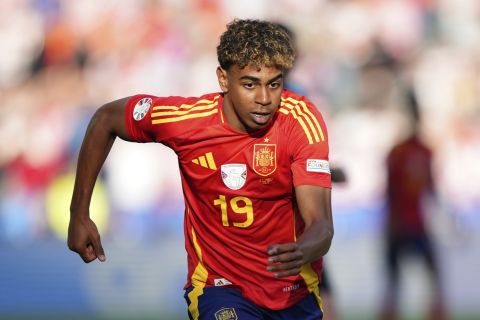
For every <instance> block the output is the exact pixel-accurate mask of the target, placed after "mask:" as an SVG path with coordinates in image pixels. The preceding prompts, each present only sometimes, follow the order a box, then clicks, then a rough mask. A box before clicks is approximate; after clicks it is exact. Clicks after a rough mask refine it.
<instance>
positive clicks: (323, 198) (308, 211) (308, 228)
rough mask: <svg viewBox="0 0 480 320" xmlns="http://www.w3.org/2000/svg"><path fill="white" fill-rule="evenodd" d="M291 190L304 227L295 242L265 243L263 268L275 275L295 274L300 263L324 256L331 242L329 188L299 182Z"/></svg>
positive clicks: (279, 276)
mask: <svg viewBox="0 0 480 320" xmlns="http://www.w3.org/2000/svg"><path fill="white" fill-rule="evenodd" d="M295 194H296V200H297V204H298V209H299V211H300V214H301V216H302V218H303V220H304V222H305V231H304V233H303V234H302V235H301V236H299V237H298V238H297V241H296V242H292V243H285V244H274V245H271V246H269V247H268V255H269V256H270V257H269V259H268V266H267V270H268V271H271V272H273V276H274V277H276V278H281V277H287V276H292V275H297V274H299V273H300V271H301V269H302V266H303V265H304V264H306V263H310V262H312V261H314V260H317V259H318V258H320V257H322V256H324V255H325V254H326V253H327V252H328V250H329V249H330V245H331V243H332V238H333V220H332V206H331V190H330V189H328V188H321V187H317V186H307V185H302V186H298V187H296V188H295Z"/></svg>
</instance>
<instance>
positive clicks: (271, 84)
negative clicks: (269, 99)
mask: <svg viewBox="0 0 480 320" xmlns="http://www.w3.org/2000/svg"><path fill="white" fill-rule="evenodd" d="M279 87H280V82H277V81H275V82H272V83H270V88H272V89H276V88H279Z"/></svg>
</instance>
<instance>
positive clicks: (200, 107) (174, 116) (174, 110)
mask: <svg viewBox="0 0 480 320" xmlns="http://www.w3.org/2000/svg"><path fill="white" fill-rule="evenodd" d="M219 97H220V96H216V97H215V98H213V99H212V100H207V99H202V100H198V101H197V102H195V103H194V104H182V105H180V106H155V107H153V110H154V111H155V112H152V114H151V117H152V124H160V123H168V122H177V121H182V120H187V119H193V118H202V117H208V116H210V115H212V114H215V113H218V108H217V106H218V98H219Z"/></svg>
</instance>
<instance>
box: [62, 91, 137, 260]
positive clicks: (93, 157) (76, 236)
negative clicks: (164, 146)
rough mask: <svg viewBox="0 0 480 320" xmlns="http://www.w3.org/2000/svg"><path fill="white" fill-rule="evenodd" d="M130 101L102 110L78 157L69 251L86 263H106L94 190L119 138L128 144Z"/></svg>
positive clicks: (95, 115)
mask: <svg viewBox="0 0 480 320" xmlns="http://www.w3.org/2000/svg"><path fill="white" fill-rule="evenodd" d="M127 100H128V98H124V99H121V100H116V101H113V102H110V103H108V104H105V105H104V106H102V107H101V108H99V109H98V110H97V111H96V112H95V114H94V115H93V117H92V119H91V120H90V123H89V125H88V128H87V132H86V133H85V137H84V139H83V143H82V147H81V149H80V154H79V156H78V164H77V172H76V177H75V186H74V189H73V196H72V201H71V204H70V224H69V227H68V247H69V248H70V250H72V251H75V252H77V253H78V254H79V255H80V257H81V258H82V259H83V260H84V261H85V262H87V263H88V262H91V261H93V260H95V259H96V258H98V259H99V260H100V261H105V253H104V251H103V248H102V244H101V241H100V234H99V233H98V230H97V227H96V225H95V223H94V222H93V221H92V220H91V219H90V213H89V207H90V201H91V198H92V192H93V188H94V186H95V182H96V180H97V177H98V174H99V172H100V169H101V168H102V166H103V163H104V162H105V159H106V158H107V155H108V153H109V152H110V149H111V148H112V145H113V142H114V141H115V138H116V137H120V138H122V139H124V140H128V134H127V129H126V126H125V116H124V114H125V106H126V102H127Z"/></svg>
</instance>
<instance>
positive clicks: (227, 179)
mask: <svg viewBox="0 0 480 320" xmlns="http://www.w3.org/2000/svg"><path fill="white" fill-rule="evenodd" d="M221 173H222V180H223V183H224V184H225V185H226V186H227V187H228V188H230V189H232V190H238V189H240V188H241V187H243V186H244V185H245V181H247V165H246V164H244V163H228V164H222V166H221Z"/></svg>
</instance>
